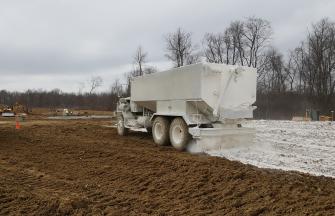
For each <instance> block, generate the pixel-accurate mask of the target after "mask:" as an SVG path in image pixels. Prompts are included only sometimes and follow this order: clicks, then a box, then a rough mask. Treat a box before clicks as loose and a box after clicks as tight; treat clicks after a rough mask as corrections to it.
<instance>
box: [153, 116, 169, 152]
mask: <svg viewBox="0 0 335 216" xmlns="http://www.w3.org/2000/svg"><path fill="white" fill-rule="evenodd" d="M169 128H170V121H169V119H167V118H164V117H162V116H158V117H156V118H155V120H154V122H153V124H152V138H153V139H154V142H155V143H156V144H157V145H160V146H165V145H168V144H169V143H170V138H169Z"/></svg>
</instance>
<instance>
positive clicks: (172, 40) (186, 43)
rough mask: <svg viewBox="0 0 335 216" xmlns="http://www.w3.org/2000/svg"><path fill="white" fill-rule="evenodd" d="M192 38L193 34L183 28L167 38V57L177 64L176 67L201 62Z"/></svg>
mask: <svg viewBox="0 0 335 216" xmlns="http://www.w3.org/2000/svg"><path fill="white" fill-rule="evenodd" d="M191 38H192V34H191V33H189V32H185V31H184V30H182V29H181V28H178V29H177V31H176V32H174V33H171V34H168V35H167V36H166V37H165V40H166V43H167V45H166V51H167V53H166V55H165V56H166V57H167V58H168V59H169V60H171V61H172V62H173V63H174V64H175V67H181V66H183V65H186V64H193V63H196V62H197V61H199V55H196V54H195V46H194V45H193V44H192V39H191Z"/></svg>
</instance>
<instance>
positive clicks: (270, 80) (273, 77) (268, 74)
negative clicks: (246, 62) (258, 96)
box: [258, 48, 287, 93]
mask: <svg viewBox="0 0 335 216" xmlns="http://www.w3.org/2000/svg"><path fill="white" fill-rule="evenodd" d="M263 60H264V62H263V64H264V66H263V67H262V68H261V70H259V71H258V87H259V89H258V90H259V91H262V92H263V93H264V92H276V93H280V92H284V91H285V90H286V83H287V73H286V70H285V65H284V60H283V56H282V54H280V53H279V51H278V50H277V49H275V48H271V49H269V51H267V52H266V53H265V57H264V58H263Z"/></svg>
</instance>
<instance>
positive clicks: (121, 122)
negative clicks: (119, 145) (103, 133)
mask: <svg viewBox="0 0 335 216" xmlns="http://www.w3.org/2000/svg"><path fill="white" fill-rule="evenodd" d="M117 133H118V134H119V135H120V136H126V135H127V133H128V128H126V127H125V125H124V118H123V116H119V117H118V118H117Z"/></svg>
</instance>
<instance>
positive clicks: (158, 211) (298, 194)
mask: <svg viewBox="0 0 335 216" xmlns="http://www.w3.org/2000/svg"><path fill="white" fill-rule="evenodd" d="M55 122H57V123H55V124H54V122H53V121H38V122H36V123H34V122H30V123H29V124H26V125H24V126H23V127H22V130H19V131H15V130H14V129H13V127H9V126H8V125H0V215H105V214H111V215H139V214H155V215H182V214H183V215H208V214H214V215H262V214H263V215H268V214H275V215H306V214H313V215H333V212H334V211H335V206H334V203H335V180H334V179H332V178H327V177H315V176H310V175H307V174H301V173H297V172H284V171H275V170H269V169H259V168H256V167H254V166H250V165H243V164H241V163H239V162H232V161H228V160H226V159H224V158H216V157H210V156H206V155H191V154H189V153H186V152H177V151H175V150H174V149H173V148H170V147H157V146H155V145H154V143H153V142H152V140H151V137H149V136H147V135H145V134H142V133H131V134H130V135H129V137H119V136H117V134H116V131H115V129H111V128H104V127H101V125H104V124H106V123H107V122H103V121H100V120H91V121H66V122H65V121H64V122H60V121H55Z"/></svg>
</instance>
